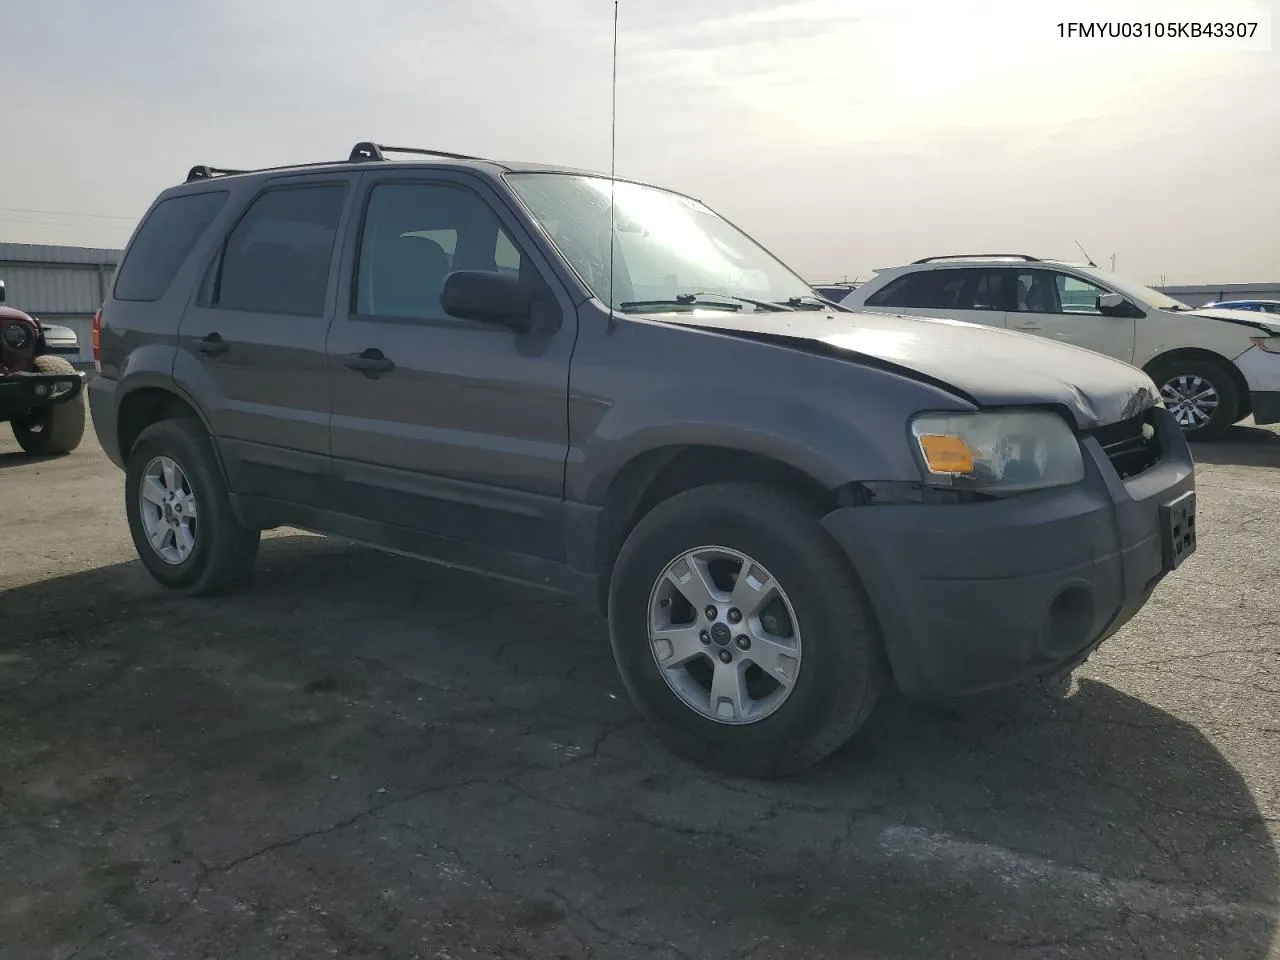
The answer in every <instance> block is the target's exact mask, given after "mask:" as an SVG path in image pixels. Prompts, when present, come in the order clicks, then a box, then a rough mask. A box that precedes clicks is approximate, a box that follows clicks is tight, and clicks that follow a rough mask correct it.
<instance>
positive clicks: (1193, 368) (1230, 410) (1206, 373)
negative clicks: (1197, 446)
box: [1151, 359, 1240, 441]
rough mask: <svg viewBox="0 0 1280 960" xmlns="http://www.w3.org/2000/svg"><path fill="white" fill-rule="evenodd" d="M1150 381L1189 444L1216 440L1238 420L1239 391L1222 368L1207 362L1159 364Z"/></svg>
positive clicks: (1193, 361) (1228, 373) (1189, 361)
mask: <svg viewBox="0 0 1280 960" xmlns="http://www.w3.org/2000/svg"><path fill="white" fill-rule="evenodd" d="M1151 379H1152V380H1154V381H1155V382H1156V385H1157V386H1158V387H1159V388H1160V395H1161V396H1162V397H1164V403H1165V406H1166V407H1168V409H1169V412H1170V413H1172V414H1173V417H1174V419H1175V420H1177V421H1178V426H1179V427H1181V428H1182V433H1183V436H1185V437H1186V438H1187V439H1188V440H1190V441H1197V440H1216V439H1217V438H1218V437H1220V436H1222V435H1223V434H1224V433H1226V431H1227V429H1228V428H1229V427H1230V426H1231V425H1232V424H1233V423H1235V422H1236V421H1237V420H1238V419H1240V414H1239V410H1240V390H1239V389H1238V388H1237V387H1236V382H1235V379H1234V378H1233V377H1232V376H1231V373H1230V372H1229V371H1228V370H1227V369H1226V368H1225V367H1223V366H1222V365H1221V364H1218V363H1213V362H1210V361H1207V360H1190V359H1188V360H1172V361H1167V362H1164V363H1161V364H1159V365H1158V366H1157V367H1156V368H1155V369H1154V370H1153V371H1152V372H1151Z"/></svg>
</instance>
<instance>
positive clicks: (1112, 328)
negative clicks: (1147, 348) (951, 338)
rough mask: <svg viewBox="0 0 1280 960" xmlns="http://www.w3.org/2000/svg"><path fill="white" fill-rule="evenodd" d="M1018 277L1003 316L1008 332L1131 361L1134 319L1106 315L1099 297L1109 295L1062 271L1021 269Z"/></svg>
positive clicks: (1095, 286)
mask: <svg viewBox="0 0 1280 960" xmlns="http://www.w3.org/2000/svg"><path fill="white" fill-rule="evenodd" d="M1009 272H1010V273H1013V272H1014V271H1013V270H1010V271H1009ZM1016 273H1017V277H1016V280H1015V282H1014V283H1013V284H1012V285H1011V286H1012V294H1011V301H1010V304H1009V307H1010V312H1009V314H1008V317H1007V325H1008V327H1009V329H1010V330H1019V331H1021V332H1023V333H1031V334H1035V335H1037V336H1041V337H1049V338H1051V339H1053V340H1061V341H1062V342H1063V343H1070V344H1074V345H1075V346H1077V347H1084V348H1085V349H1086V350H1093V351H1094V352H1096V353H1105V354H1106V355H1107V356H1109V357H1115V358H1116V359H1117V360H1123V361H1124V362H1125V363H1132V362H1133V338H1134V333H1135V330H1136V327H1135V324H1134V318H1133V317H1131V316H1130V317H1114V316H1104V315H1103V314H1102V312H1101V311H1099V310H1098V297H1100V296H1101V295H1102V294H1104V293H1107V292H1109V291H1106V290H1103V289H1102V288H1101V287H1099V286H1097V285H1096V284H1093V283H1090V282H1089V281H1087V280H1083V279H1081V278H1080V277H1077V276H1074V275H1073V274H1070V273H1064V272H1062V271H1060V270H1050V269H1023V268H1019V269H1018V270H1017V271H1016Z"/></svg>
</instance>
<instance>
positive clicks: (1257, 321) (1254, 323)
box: [1184, 307, 1280, 336]
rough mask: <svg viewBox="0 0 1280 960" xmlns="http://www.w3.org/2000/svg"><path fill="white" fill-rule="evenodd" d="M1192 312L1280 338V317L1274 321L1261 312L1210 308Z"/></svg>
mask: <svg viewBox="0 0 1280 960" xmlns="http://www.w3.org/2000/svg"><path fill="white" fill-rule="evenodd" d="M1191 312H1192V313H1193V314H1194V315H1195V316H1197V317H1207V318H1208V319H1210V320H1226V321H1227V322H1228V323H1238V324H1240V325H1241V326H1245V327H1254V328H1256V329H1258V330H1262V331H1263V332H1265V333H1269V334H1272V335H1273V336H1280V317H1276V318H1274V319H1273V318H1272V317H1270V316H1268V315H1267V314H1265V313H1261V312H1259V311H1255V310H1220V309H1218V308H1216V307H1208V308H1205V309H1197V310H1192V311H1191ZM1184 316H1185V314H1184Z"/></svg>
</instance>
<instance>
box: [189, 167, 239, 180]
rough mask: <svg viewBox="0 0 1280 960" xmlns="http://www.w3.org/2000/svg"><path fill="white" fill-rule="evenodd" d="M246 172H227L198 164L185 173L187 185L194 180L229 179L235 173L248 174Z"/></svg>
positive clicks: (221, 168)
mask: <svg viewBox="0 0 1280 960" xmlns="http://www.w3.org/2000/svg"><path fill="white" fill-rule="evenodd" d="M249 172H250V171H248V170H228V169H227V168H226V167H210V166H207V165H205V164H203V163H198V164H196V165H195V166H194V167H192V168H191V169H190V170H188V171H187V183H192V182H193V181H195V180H209V179H212V178H213V177H230V176H234V175H235V174H237V173H249Z"/></svg>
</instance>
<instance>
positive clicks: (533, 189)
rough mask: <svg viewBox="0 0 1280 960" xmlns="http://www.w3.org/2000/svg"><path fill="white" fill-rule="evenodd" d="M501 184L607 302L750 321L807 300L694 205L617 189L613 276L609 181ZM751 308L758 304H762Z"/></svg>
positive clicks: (520, 177) (782, 271) (510, 178)
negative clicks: (722, 307) (727, 305)
mask: <svg viewBox="0 0 1280 960" xmlns="http://www.w3.org/2000/svg"><path fill="white" fill-rule="evenodd" d="M507 182H508V183H509V184H510V185H511V188H512V189H513V190H514V191H515V193H516V195H517V196H518V197H519V198H520V200H521V201H522V202H523V203H524V204H525V206H526V207H527V208H528V210H529V212H530V214H531V215H532V216H533V218H534V219H535V220H537V221H538V223H539V224H540V225H541V226H542V228H543V229H544V230H546V232H547V234H548V235H549V236H550V237H551V238H552V240H553V241H554V242H555V245H556V247H557V248H559V250H560V252H561V254H563V255H564V257H565V259H566V260H568V261H569V263H570V265H571V266H572V267H573V268H574V270H576V271H577V273H578V275H579V276H580V277H582V280H583V282H584V283H585V284H586V285H587V286H588V287H590V288H591V291H592V292H593V293H594V294H595V295H596V296H597V297H599V298H600V300H601V301H603V302H604V303H607V304H609V305H610V306H613V307H617V306H619V305H622V304H625V305H626V307H625V309H627V311H628V312H631V313H657V312H663V311H669V310H677V309H678V310H689V309H694V308H695V307H696V308H704V307H705V308H712V309H716V308H719V307H718V305H717V303H716V301H717V299H718V298H720V299H723V298H734V297H740V298H746V299H745V302H744V301H743V300H736V301H734V302H733V304H732V308H733V309H734V310H735V311H739V310H743V311H746V312H748V313H750V312H754V311H756V310H761V309H769V305H770V304H774V303H785V302H786V301H788V300H791V299H792V298H808V299H812V298H813V290H812V288H810V287H809V285H808V284H806V283H805V282H804V280H802V279H801V278H800V277H798V276H796V275H795V274H794V273H792V272H791V270H789V269H788V268H787V267H786V266H785V265H784V264H782V263H781V262H780V261H779V260H777V259H776V258H775V257H774V256H773V255H772V254H770V253H769V252H768V251H767V250H765V249H764V248H763V247H761V246H760V245H759V244H758V243H756V242H755V241H754V240H752V239H751V238H750V237H748V236H747V235H746V234H744V233H743V232H742V231H741V230H739V229H737V228H736V227H734V226H733V225H732V224H730V223H729V222H728V221H726V220H725V219H724V218H723V217H720V216H719V215H718V214H716V213H715V212H713V211H712V210H711V209H709V208H708V207H707V206H705V205H704V204H702V203H700V202H698V201H697V200H692V199H690V198H688V197H684V196H681V195H680V194H677V193H672V192H671V191H669V190H661V189H658V188H657V187H650V186H645V185H642V184H637V183H626V182H623V181H613V186H614V206H615V210H614V219H615V221H616V224H617V236H616V241H615V245H614V247H613V257H614V262H613V278H612V284H611V283H610V275H609V233H610V230H609V225H610V214H609V188H610V180H609V179H608V178H607V177H596V176H581V175H576V174H563V173H512V174H507ZM753 301H759V302H758V303H756V302H753Z"/></svg>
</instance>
